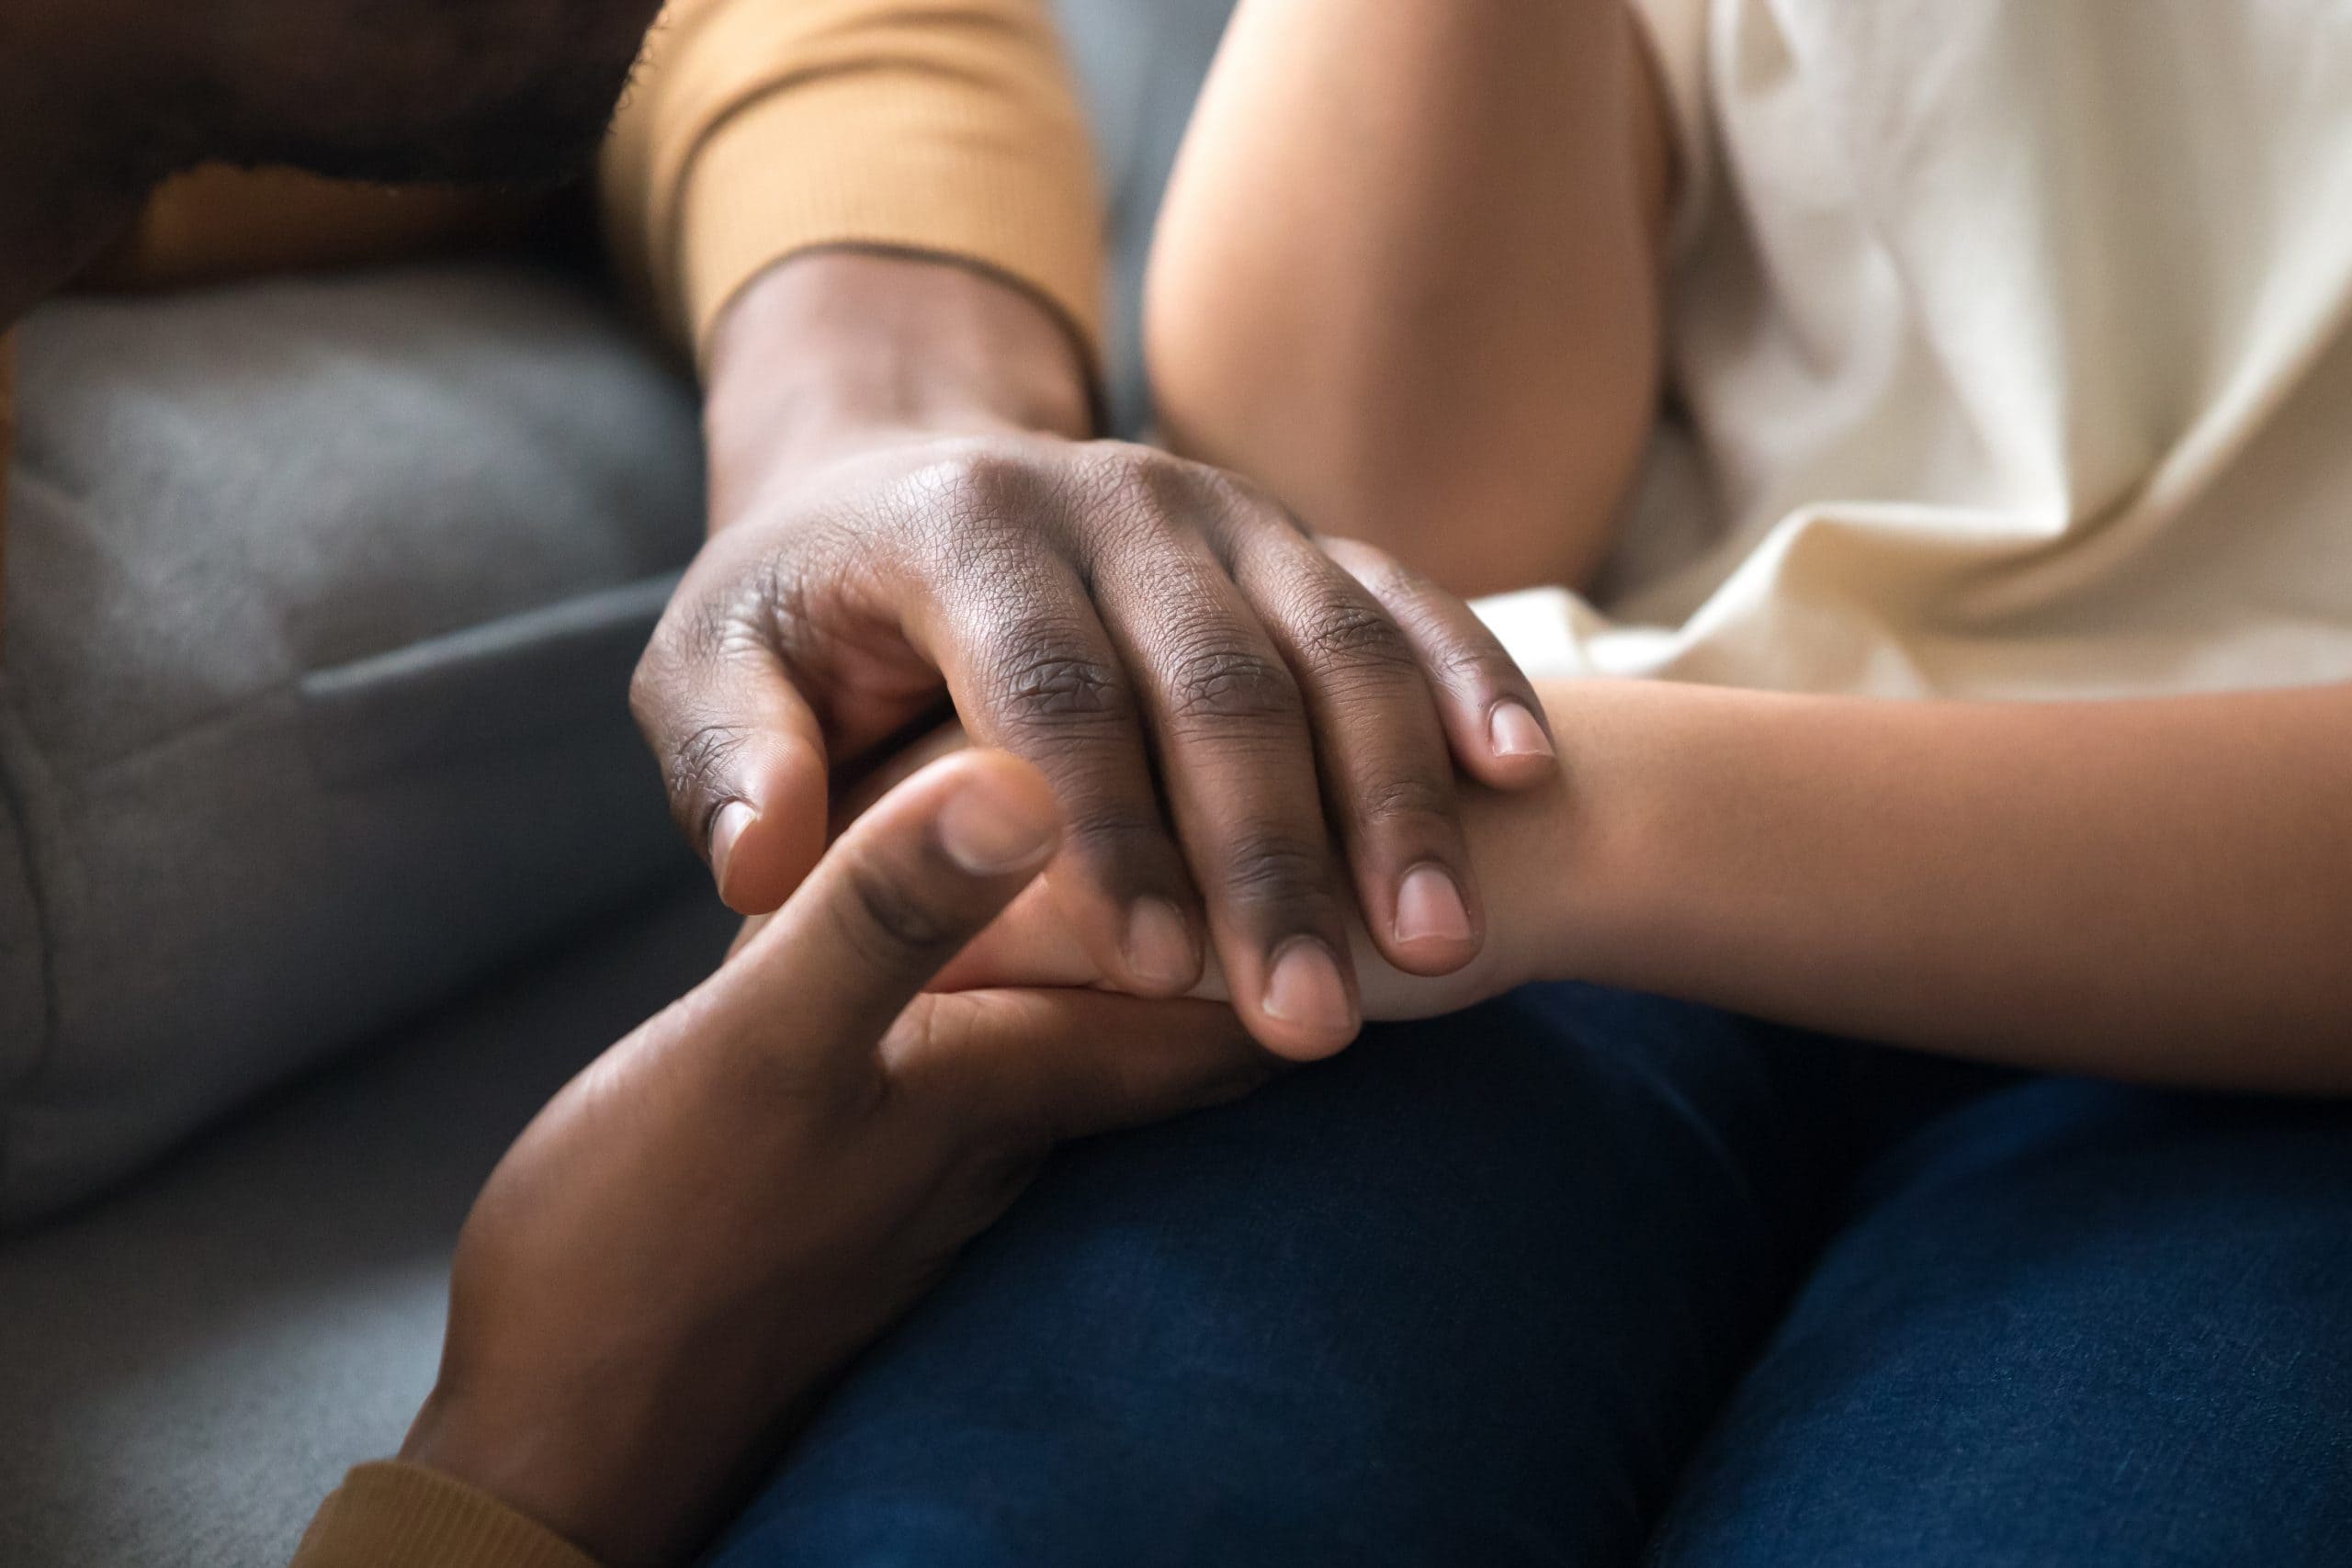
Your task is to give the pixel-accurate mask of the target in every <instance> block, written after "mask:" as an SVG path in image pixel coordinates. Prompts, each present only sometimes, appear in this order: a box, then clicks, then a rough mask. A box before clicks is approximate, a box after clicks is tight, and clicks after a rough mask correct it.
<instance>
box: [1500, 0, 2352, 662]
mask: <svg viewBox="0 0 2352 1568" xmlns="http://www.w3.org/2000/svg"><path fill="white" fill-rule="evenodd" d="M1639 3H1640V5H1641V7H1642V9H1643V10H1644V13H1645V19H1646V21H1647V22H1648V24H1649V30H1650V33H1651V37H1652V41H1653V43H1654V44H1655V45H1656V47H1657V53H1658V56H1659V58H1660V61H1661V62H1662V64H1663V65H1664V67H1665V74H1666V77H1667V79H1668V84H1669V85H1670V88H1671V93H1672V97H1673V99H1674V103H1675V107H1676V118H1677V120H1678V125H1679V133H1680V139H1681V141H1682V144H1683V159H1682V164H1683V180H1682V186H1683V192H1682V199H1683V207H1682V211H1681V213H1680V217H1679V238H1678V247H1677V255H1676V260H1675V264H1674V270H1673V276H1672V279H1671V284H1670V292H1669V304H1668V336H1669V343H1670V348H1669V354H1670V366H1669V379H1670V385H1671V389H1672V391H1673V393H1674V396H1675V400H1676V402H1677V405H1678V407H1677V410H1676V412H1675V413H1674V414H1673V415H1672V416H1671V417H1669V419H1668V421H1667V422H1666V424H1665V427H1664V428H1663V429H1662V431H1661V433H1660V435H1659V437H1658V440H1657V444H1656V446H1655V449H1654V450H1653V452H1652V454H1651V456H1650V459H1649V461H1648V463H1647V464H1646V466H1645V473H1644V475H1643V478H1642V480H1641V484H1640V487H1639V493H1638V494H1637V495H1636V496H1635V497H1634V500H1633V502H1631V504H1630V511H1629V514H1628V516H1627V518H1626V522H1625V534H1624V543H1623V547H1622V548H1621V550H1620V553H1619V556H1618V558H1617V559H1616V560H1615V561H1614V562H1613V563H1612V565H1611V569H1610V571H1609V573H1608V575H1607V578H1606V581H1605V586H1604V588H1603V590H1602V591H1601V592H1599V593H1597V594H1596V595H1595V601H1596V602H1597V604H1598V605H1599V606H1600V607H1599V608H1596V607H1595V604H1594V603H1588V602H1586V601H1584V600H1582V599H1579V598H1577V596H1575V595H1572V594H1569V593H1566V592H1561V591H1550V590H1547V591H1542V592H1532V593H1522V594H1516V595H1511V596H1509V597H1506V598H1504V599H1500V600H1493V601H1488V602H1487V604H1484V605H1482V606H1481V608H1482V610H1483V611H1484V612H1485V613H1486V614H1487V617H1488V619H1489V620H1490V622H1491V623H1492V624H1494V625H1495V626H1497V627H1498V629H1499V630H1501V631H1502V632H1503V633H1504V635H1505V637H1506V640H1508V641H1509V642H1510V644H1511V646H1512V648H1513V649H1514V651H1515V652H1517V653H1519V654H1520V655H1521V658H1522V660H1523V661H1525V662H1526V663H1527V665H1528V666H1529V668H1530V671H1531V672H1532V673H1537V674H1578V673H1616V674H1640V675H1660V676H1668V677H1673V678H1679V679H1687V680H1696V681H1707V682H1724V683H1728V684H1737V685H1748V686H1762V687H1775V688H1784V689H1802V690H1814V691H1825V692H1857V693H1873V694H1887V695H1906V696H1907V695H1927V694H1941V695H1966V696H2058V695H2096V694H2122V693H2149V692H2165V691H2185V690H2192V689H2208V690H2210V689H2224V688H2237V687H2250V686H2263V685H2284V684H2294V683H2304V682H2322V681H2334V680H2346V679H2352V331H2347V316H2352V3H2346V0H1639Z"/></svg>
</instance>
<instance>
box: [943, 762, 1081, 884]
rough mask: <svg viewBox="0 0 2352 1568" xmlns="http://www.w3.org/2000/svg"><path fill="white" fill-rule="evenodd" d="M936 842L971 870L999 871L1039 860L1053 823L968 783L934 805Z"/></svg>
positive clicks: (1050, 841)
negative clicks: (935, 809) (952, 795)
mask: <svg viewBox="0 0 2352 1568" xmlns="http://www.w3.org/2000/svg"><path fill="white" fill-rule="evenodd" d="M938 832H939V847H940V848H941V849H942V850H944V852H946V855H947V858H948V859H949V860H952V861H954V862H955V863H956V864H957V865H958V866H961V867H962V868H963V869H964V871H965V872H966V873H967V874H970V875H973V876H1003V875H1006V874H1009V873H1012V872H1016V871H1026V870H1028V869H1030V868H1031V867H1033V866H1038V865H1043V864H1044V863H1045V861H1046V856H1047V855H1048V854H1050V853H1052V852H1053V848H1054V825H1053V823H1052V822H1051V821H1049V820H1046V819H1042V818H1039V817H1037V816H1036V815H1035V813H1034V812H1031V811H1025V810H1023V808H1022V807H1020V806H1018V805H1015V804H1013V803H1012V802H1009V801H1006V800H1004V799H1002V798H1001V797H1000V796H999V795H996V794H995V792H993V791H991V790H990V789H989V788H988V787H987V785H985V784H979V783H977V782H975V783H973V784H967V785H966V786H965V788H964V789H963V790H962V791H961V792H960V793H958V794H957V795H955V796H954V797H953V798H951V799H950V800H949V801H948V802H947V804H946V805H944V806H943V807H940V808H939V827H938Z"/></svg>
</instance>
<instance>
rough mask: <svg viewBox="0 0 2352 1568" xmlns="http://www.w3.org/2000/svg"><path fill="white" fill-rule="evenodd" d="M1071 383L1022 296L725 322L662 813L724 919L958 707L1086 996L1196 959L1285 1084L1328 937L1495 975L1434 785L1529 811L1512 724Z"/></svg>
mask: <svg viewBox="0 0 2352 1568" xmlns="http://www.w3.org/2000/svg"><path fill="white" fill-rule="evenodd" d="M1083 388H1084V383H1083V380H1082V378H1081V367H1080V362H1079V361H1078V359H1077V357H1076V356H1075V355H1074V354H1073V353H1072V351H1071V348H1070V345H1069V339H1068V337H1067V335H1066V334H1065V333H1063V332H1062V331H1061V329H1060V327H1059V325H1058V323H1057V321H1055V320H1054V319H1053V318H1052V317H1051V316H1050V315H1049V314H1047V313H1046V311H1045V310H1043V309H1042V308H1040V307H1039V306H1037V305H1036V304H1035V303H1034V302H1033V301H1031V300H1030V299H1027V298H1026V297H1025V296H1024V295H1023V294H1021V293H1020V292H1019V291H1018V290H1016V289H1015V288H1012V287H1011V286H1009V285H1006V284H1003V283H1001V282H998V281H996V280H993V279H990V278H987V277H984V276H979V275H978V274H974V273H971V272H967V271H966V270H964V269H961V268H958V267H956V266H953V265H943V264H937V263H928V262H918V261H910V260H906V259H901V258H887V257H877V256H871V255H856V254H825V255H816V256H806V257H801V258H798V259H796V260H794V261H791V262H787V263H786V264H784V265H781V266H779V267H777V268H775V270H774V271H772V272H771V273H770V274H769V275H768V276H767V277H765V278H764V279H763V280H762V282H761V283H760V284H759V285H756V286H755V287H754V290H753V292H752V294H749V295H747V296H746V297H745V298H744V299H742V300H741V301H739V302H738V304H737V305H736V306H735V307H734V308H733V310H730V312H729V316H728V318H727V319H726V321H725V322H724V323H723V324H722V327H721V330H720V339H719V342H718V346H717V353H716V355H715V358H714V367H713V374H712V388H711V394H710V421H709V423H710V427H711V452H712V464H713V475H714V500H713V508H714V519H715V527H714V532H713V536H712V538H711V540H710V542H709V543H708V545H707V547H705V549H704V551H703V553H702V555H701V557H700V558H698V559H697V560H696V562H695V565H694V567H693V568H692V570H690V571H689V572H688V573H687V576H686V579H685V581H684V583H683V584H682V586H681V588H680V590H679V592H678V595H677V597H676V599H675V601H674V602H673V605H672V607H671V611H670V613H669V615H667V616H666V617H665V618H664V621H663V623H662V627H661V629H660V630H659V631H658V632H657V634H656V636H655V637H654V639H653V642H652V645H651V647H650V649H648V651H647V654H646V658H645V660H644V661H643V663H642V665H641V666H640V669H639V676H638V681H637V683H636V687H635V690H634V694H633V699H634V705H635V707H636V711H637V713H638V715H639V721H640V723H641V725H642V727H643V728H644V729H645V730H646V733H647V735H648V737H649V739H650V740H651V742H652V745H653V748H654V750H655V752H656V754H657V756H659V757H660V758H661V759H662V763H663V766H664V771H665V774H666V776H667V778H668V781H669V784H670V792H671V797H672V802H673V807H674V809H675V811H676V813H677V815H678V817H679V819H680V821H681V823H682V825H683V826H684V828H685V829H686V831H687V832H688V833H689V835H690V836H691V837H692V838H693V839H694V840H695V843H696V844H698V845H699V846H701V847H703V848H704V850H705V851H706V852H707V854H708V855H709V857H710V859H711V861H712V863H713V867H714V871H715V874H717V876H718V882H719V886H720V890H721V893H722V895H723V896H724V897H726V898H727V900H728V902H729V904H730V905H731V906H733V907H734V908H737V909H739V910H741V911H742V912H744V913H746V914H752V913H758V912H761V911H763V910H765V909H768V908H774V907H775V904H776V903H777V902H778V901H780V900H781V899H782V898H783V897H785V895H786V893H787V892H788V891H789V890H790V888H791V886H793V884H794V883H795V881H796V880H797V878H798V877H799V876H800V875H801V874H802V873H803V872H804V871H805V869H806V867H807V866H808V864H809V862H810V861H811V860H813V858H814V856H815V854H816V852H817V848H818V845H819V843H820V841H821V831H822V824H823V822H824V820H825V818H826V809H825V805H826V795H827V792H828V788H829V785H830V783H831V779H832V777H834V776H835V775H838V774H841V773H844V772H845V771H847V770H850V769H852V768H854V766H855V765H856V764H858V763H860V762H861V761H865V759H866V758H868V757H869V756H870V755H871V754H872V753H874V752H875V750H876V749H877V748H880V747H882V746H884V745H885V743H886V742H888V741H891V740H892V739H895V738H896V737H898V736H899V735H900V734H902V733H903V732H904V730H905V729H906V728H907V727H908V726H909V725H910V724H913V723H916V722H918V721H920V720H922V719H923V718H925V717H926V716H931V715H933V714H935V713H936V712H937V710H938V709H939V707H940V705H941V704H942V702H943V699H952V702H953V705H954V708H955V711H956V715H957V716H958V717H959V718H960V719H961V720H962V722H963V723H964V725H965V727H966V728H967V729H968V730H969V731H970V732H971V733H972V734H973V736H974V737H975V738H976V739H978V740H979V741H981V742H982V743H984V744H987V745H991V746H999V747H1002V748H1004V749H1006V750H1011V751H1013V752H1015V753H1017V754H1020V755H1022V756H1024V757H1026V758H1028V759H1029V760H1030V761H1033V762H1035V763H1036V764H1037V765H1038V766H1039V767H1040V768H1042V769H1043V770H1044V771H1045V772H1046V775H1047V777H1048V778H1049V780H1050V781H1051V782H1052V784H1053V786H1054V789H1055V792H1056V795H1057V797H1058V799H1059V800H1060V802H1061V805H1062V807H1063V810H1064V812H1065V814H1066V817H1067V819H1068V821H1069V825H1070V832H1069V842H1068V845H1067V847H1066V849H1065V852H1064V854H1063V857H1062V859H1061V861H1060V862H1059V863H1057V865H1056V866H1055V867H1054V869H1053V871H1052V873H1051V874H1050V875H1049V879H1048V880H1049V882H1050V884H1051V886H1052V887H1053V889H1054V893H1055V896H1056V897H1057V898H1059V899H1061V900H1062V901H1063V905H1064V908H1065V909H1066V910H1067V912H1068V914H1069V919H1070V921H1071V924H1072V926H1073V928H1074V929H1075V930H1077V931H1079V932H1080V933H1081V936H1082V939H1083V940H1084V941H1085V942H1087V944H1088V947H1089V950H1090V952H1091V953H1092V954H1093V955H1094V958H1095V960H1096V962H1097V964H1099V965H1100V967H1101V969H1102V970H1103V973H1105V974H1108V975H1112V976H1116V977H1117V979H1118V981H1119V983H1120V985H1121V986H1122V987H1123V988H1125V989H1126V990H1128V991H1131V992H1134V993H1136V994H1137V995H1143V996H1173V995H1178V994H1182V992H1184V991H1186V990H1188V989H1189V988H1190V987H1192V986H1193V984H1194V983H1195V981H1196V980H1197V979H1198V978H1199V976H1200V975H1201V974H1202V973H1203V970H1204V964H1205V963H1206V962H1207V960H1208V958H1209V956H1210V954H1211V950H1214V956H1215V958H1216V963H1217V965H1218V967H1219V968H1220V969H1221V970H1222V971H1223V973H1224V974H1225V975H1226V976H1227V979H1228V981H1229V982H1230V983H1231V988H1232V992H1233V997H1234V1002H1235V1005H1236V1007H1237V1009H1238V1010H1239V1011H1240V1013H1241V1014H1242V1016H1243V1018H1244V1020H1245V1021H1247V1022H1248V1024H1249V1025H1250V1029H1251V1030H1252V1032H1254V1033H1255V1034H1256V1035H1257V1036H1258V1038H1259V1039H1260V1040H1261V1041H1262V1042H1263V1043H1265V1044H1267V1045H1268V1046H1269V1047H1270V1048H1271V1049H1273V1050H1275V1051H1278V1052H1280V1053H1282V1054H1283V1055H1289V1056H1292V1057H1295V1058H1300V1059H1306V1058H1312V1057H1316V1056H1320V1055H1328V1054H1329V1053H1330V1052H1332V1051H1335V1050H1337V1049H1339V1048H1340V1047H1341V1046H1343V1045H1344V1044H1345V1043H1347V1042H1348V1040H1350V1039H1351V1038H1352V1037H1353V1035H1354V1033H1355V1031H1356V1028H1357V1026H1358V1023H1359V1022H1360V1018H1361V1010H1360V1006H1359V1003H1358V998H1357V995H1356V982H1355V976H1354V972H1353V964H1352V962H1351V944H1350V942H1349V941H1348V919H1349V911H1350V909H1351V908H1359V909H1361V910H1363V915H1364V926H1365V929H1366V931H1368V932H1369V933H1370V934H1371V936H1372V942H1373V945H1374V948H1375V949H1376V950H1377V951H1378V953H1379V954H1380V955H1381V957H1382V959H1383V960H1384V961H1385V963H1387V964H1391V965H1393V966H1395V967H1397V968H1399V969H1402V970H1405V971H1408V972H1410V973H1416V974H1424V975H1443V974H1450V973H1453V972H1455V971H1457V970H1460V969H1462V968H1464V966H1466V965H1468V964H1471V963H1472V962H1473V961H1474V960H1475V959H1476V955H1477V953H1478V951H1479V948H1480V946H1481V943H1482V942H1483V941H1484V940H1485V928H1486V918H1485V914H1484V909H1483V903H1482V895H1481V893H1480V889H1479V886H1478V882H1477V877H1476V868H1475V867H1474V865H1473V864H1472V863H1471V860H1470V857H1469V853H1468V851H1467V847H1466V845H1465V844H1464V840H1463V837H1462V831H1461V825H1460V806H1459V802H1458V799H1457V795H1456V774H1457V769H1459V770H1460V771H1462V772H1464V773H1468V774H1469V775H1470V776H1471V777H1472V778H1474V779H1476V780H1477V781H1479V782H1481V783H1483V784H1487V785H1488V786H1490V787H1496V788H1505V789H1509V788H1521V787H1528V786H1531V785H1534V784H1540V783H1541V782H1542V781H1543V780H1544V779H1545V778H1547V777H1549V776H1551V774H1552V772H1553V765H1554V757H1553V753H1552V742H1551V739H1550V738H1549V736H1548V735H1547V734H1546V732H1545V730H1544V725H1543V723H1542V720H1541V717H1540V715H1541V707H1540V705H1539V704H1538V703H1537V701H1536V699H1535V696H1534V694H1533V691H1532V688H1531V687H1530V686H1529V685H1528V683H1527V682H1526V679H1525V677H1524V676H1522V675H1521V673H1520V671H1519V670H1518V668H1517V667H1516V665H1514V664H1513V663H1512V661H1511V660H1510V658H1509V656H1508V655H1507V654H1506V653H1505V652H1504V651H1503V649H1501V647H1500V645H1499V644H1498V643H1497V642H1496V641H1495V639H1494V638H1493V637H1491V635H1489V634H1488V633H1487V631H1486V630H1485V628H1484V627H1483V626H1480V625H1479V623H1478V622H1477V620H1476V617H1475V616H1474V615H1471V614H1470V613H1469V611H1468V609H1467V607H1466V606H1464V604H1461V602H1460V601H1458V600H1455V599H1453V597H1451V596H1450V595H1447V594H1444V593H1443V592H1440V591H1439V590H1437V589H1436V588H1434V587H1433V586H1432V585H1431V584H1430V583H1429V582H1427V581H1425V580H1423V579H1421V578H1419V576H1418V575H1416V574H1414V573H1412V572H1410V571H1408V570H1405V569H1404V568H1403V567H1402V566H1400V565H1399V564H1398V563H1397V562H1396V561H1394V560H1392V559H1390V558H1387V557H1385V556H1383V555H1382V554H1380V553H1379V552H1377V551H1373V550H1370V549H1367V548H1364V547H1358V546H1353V545H1351V544H1348V543H1347V542H1345V541H1340V540H1336V539H1325V538H1321V537H1318V536H1315V535H1312V534H1310V533H1308V532H1307V531H1306V530H1305V529H1303V528H1302V527H1300V526H1299V525H1298V524H1297V523H1296V521H1295V519H1294V518H1292V517H1291V515H1290V514H1289V513H1286V512H1285V511H1283V509H1282V508H1281V507H1280V506H1278V505H1276V504H1274V503H1273V502H1272V501H1271V500H1270V499H1269V498H1268V497H1267V496H1266V495H1265V494H1264V492H1262V491H1259V490H1258V489H1257V488H1256V487H1254V486H1252V485H1250V484H1249V483H1248V482H1247V481H1244V480H1242V479H1238V478H1236V477H1234V476H1232V475H1229V474H1226V473H1223V472H1220V471H1218V470H1216V469H1215V468H1206V467H1204V466H1202V465H1199V464H1194V463H1188V462H1185V461H1183V460H1182V459H1179V458H1175V457H1170V456H1168V455H1167V454H1165V453H1161V452H1158V451H1154V450H1151V449H1149V448H1146V447H1141V446H1130V445H1126V444H1124V443H1119V442H1110V441H1085V440H1080V439H1074V438H1073V437H1074V434H1082V431H1083V426H1082V425H1081V424H1079V423H1075V422H1077V421H1079V420H1080V419H1082V417H1083V416H1082V411H1083V409H1084V406H1085V405H1084V399H1083Z"/></svg>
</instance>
